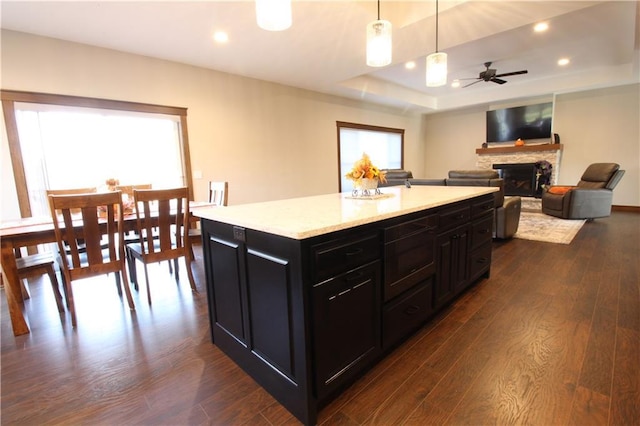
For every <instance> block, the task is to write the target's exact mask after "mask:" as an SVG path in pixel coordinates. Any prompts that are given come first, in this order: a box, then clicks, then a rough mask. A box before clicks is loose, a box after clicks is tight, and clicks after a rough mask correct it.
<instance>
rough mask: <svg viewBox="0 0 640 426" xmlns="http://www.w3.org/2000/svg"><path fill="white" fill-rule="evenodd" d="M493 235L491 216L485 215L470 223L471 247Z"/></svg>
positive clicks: (489, 239)
mask: <svg viewBox="0 0 640 426" xmlns="http://www.w3.org/2000/svg"><path fill="white" fill-rule="evenodd" d="M491 235H493V216H492V215H490V216H487V217H486V218H484V219H480V220H476V221H475V222H473V224H472V225H471V249H472V250H473V249H475V248H476V247H479V246H481V245H482V244H485V243H486V242H488V241H491Z"/></svg>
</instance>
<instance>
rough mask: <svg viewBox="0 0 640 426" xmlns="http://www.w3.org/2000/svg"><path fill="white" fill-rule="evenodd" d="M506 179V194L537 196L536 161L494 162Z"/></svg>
mask: <svg viewBox="0 0 640 426" xmlns="http://www.w3.org/2000/svg"><path fill="white" fill-rule="evenodd" d="M493 168H494V169H496V170H497V171H498V174H499V176H500V177H501V178H502V179H503V180H504V195H520V196H523V197H537V196H538V194H537V192H538V191H537V179H536V172H537V169H536V163H514V164H494V165H493Z"/></svg>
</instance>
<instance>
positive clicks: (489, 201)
mask: <svg viewBox="0 0 640 426" xmlns="http://www.w3.org/2000/svg"><path fill="white" fill-rule="evenodd" d="M493 204H494V200H493V196H491V198H483V199H482V200H479V201H477V202H475V203H473V204H471V217H473V218H476V217H480V216H482V215H483V214H485V213H487V212H488V211H490V210H492V209H493Z"/></svg>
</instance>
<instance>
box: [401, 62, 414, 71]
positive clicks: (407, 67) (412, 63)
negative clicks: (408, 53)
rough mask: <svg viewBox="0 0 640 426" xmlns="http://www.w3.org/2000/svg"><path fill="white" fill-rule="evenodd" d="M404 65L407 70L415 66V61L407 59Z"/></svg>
mask: <svg viewBox="0 0 640 426" xmlns="http://www.w3.org/2000/svg"><path fill="white" fill-rule="evenodd" d="M404 67H405V68H406V69H408V70H412V69H414V68H415V67H416V63H415V62H413V61H409V62H407V63H406V64H404Z"/></svg>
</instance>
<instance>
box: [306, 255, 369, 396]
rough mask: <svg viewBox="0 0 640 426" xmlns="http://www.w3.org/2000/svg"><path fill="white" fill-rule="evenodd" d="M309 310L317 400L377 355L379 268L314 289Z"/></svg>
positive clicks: (362, 269) (349, 274) (359, 271)
mask: <svg viewBox="0 0 640 426" xmlns="http://www.w3.org/2000/svg"><path fill="white" fill-rule="evenodd" d="M312 305H313V311H314V312H313V336H314V338H313V342H314V348H313V352H314V354H315V357H316V365H315V381H316V382H315V385H316V386H315V388H316V391H317V393H318V398H320V399H322V398H324V397H325V396H327V395H328V394H330V393H331V392H332V391H335V390H336V389H338V388H340V386H342V385H343V384H344V383H346V382H347V381H348V380H350V379H352V378H353V377H355V376H356V375H358V374H359V373H360V372H361V371H362V370H363V368H365V367H366V366H367V365H368V364H370V363H371V362H372V361H373V360H375V359H376V358H377V357H378V356H379V355H380V351H381V343H380V340H381V337H380V262H379V261H375V262H372V263H369V264H367V265H365V266H362V267H360V268H357V269H355V270H352V271H349V272H346V273H344V274H342V275H339V276H337V277H333V278H331V279H328V280H326V281H324V282H321V283H318V284H316V285H315V286H314V287H313V297H312Z"/></svg>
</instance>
